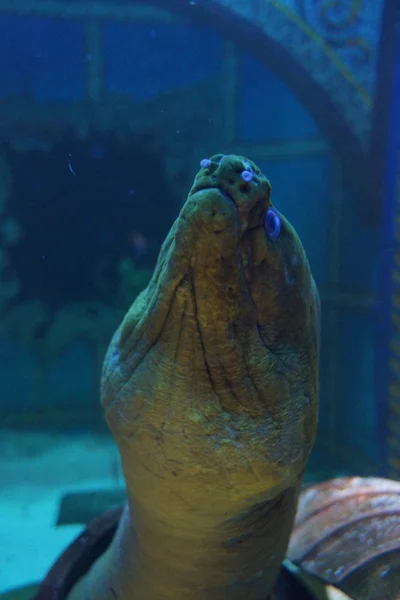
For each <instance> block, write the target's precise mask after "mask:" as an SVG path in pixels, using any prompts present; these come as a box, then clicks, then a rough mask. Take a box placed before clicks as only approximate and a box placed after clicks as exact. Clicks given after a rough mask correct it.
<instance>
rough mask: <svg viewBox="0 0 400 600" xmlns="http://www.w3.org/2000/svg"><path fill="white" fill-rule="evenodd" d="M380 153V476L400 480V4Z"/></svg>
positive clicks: (377, 355)
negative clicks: (382, 172) (382, 170)
mask: <svg viewBox="0 0 400 600" xmlns="http://www.w3.org/2000/svg"><path fill="white" fill-rule="evenodd" d="M391 82H392V83H391V101H390V114H389V120H388V121H389V122H388V127H387V131H386V132H385V133H386V148H385V152H384V156H385V159H386V163H385V182H384V186H383V189H384V205H383V209H384V230H383V236H382V244H383V252H382V274H383V279H382V304H381V320H380V323H379V328H378V331H377V343H376V362H377V370H376V394H377V404H378V409H379V442H380V471H381V474H382V475H384V476H387V477H391V478H393V479H400V8H399V10H398V11H397V23H396V44H395V60H394V63H393V71H392V78H391Z"/></svg>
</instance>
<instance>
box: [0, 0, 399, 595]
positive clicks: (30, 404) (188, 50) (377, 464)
mask: <svg viewBox="0 0 400 600" xmlns="http://www.w3.org/2000/svg"><path fill="white" fill-rule="evenodd" d="M399 26H400V9H399V6H398V3H397V2H396V1H395V0H387V1H386V2H385V1H384V0H375V1H374V2H372V1H369V0H364V1H362V0H360V1H355V0H352V1H350V0H348V1H347V2H346V1H343V2H340V1H337V2H331V1H323V0H321V1H320V2H314V1H312V0H281V1H277V0H189V1H185V0H160V1H159V2H157V1H156V0H154V1H146V2H144V1H143V2H136V1H133V0H130V1H123V0H114V1H113V0H104V1H102V0H97V1H90V0H85V1H83V0H81V1H78V0H75V1H74V0H70V1H67V0H43V1H42V0H37V1H33V0H0V428H1V432H0V593H1V592H3V591H6V590H9V589H11V588H13V587H17V586H20V585H25V584H28V583H31V582H37V581H39V580H40V579H41V578H42V577H43V576H44V574H45V572H46V570H47V569H48V568H49V566H50V565H51V564H52V562H53V561H54V559H55V557H56V556H57V554H58V553H59V552H60V551H61V550H63V549H64V547H65V546H66V545H67V544H68V543H69V542H70V541H71V540H72V539H73V538H74V537H75V536H76V535H77V533H78V532H80V531H81V530H82V527H83V523H84V522H86V520H87V519H88V518H89V516H91V515H89V516H88V515H87V514H86V513H85V510H86V508H85V506H86V505H85V496H79V494H80V493H82V492H90V493H91V494H94V496H93V495H92V496H91V503H92V505H93V502H95V500H93V498H95V497H97V496H96V493H98V494H99V496H98V497H100V492H102V493H103V492H104V493H103V495H102V496H101V498H103V500H101V501H99V502H100V504H99V510H102V509H103V508H105V506H103V504H101V502H102V501H104V502H108V501H109V502H112V501H114V500H115V496H113V494H117V496H118V494H122V493H123V492H122V490H123V478H122V475H121V471H120V466H119V457H118V453H117V450H116V448H115V446H114V443H113V441H112V438H111V435H110V434H109V433H108V430H107V428H106V425H105V423H104V419H103V415H102V410H101V407H100V405H99V377H100V369H101V364H102V360H103V357H104V353H105V350H106V347H107V345H108V342H109V340H110V338H111V335H112V334H113V332H114V330H115V329H116V327H117V326H118V325H119V323H120V321H121V319H122V317H123V315H124V314H125V312H126V310H127V308H128V307H129V305H130V304H131V303H132V301H133V300H134V299H135V297H136V296H137V294H138V293H139V292H140V291H141V290H142V289H143V288H144V287H145V285H146V284H147V282H148V281H149V278H150V276H151V273H152V270H153V267H154V264H155V261H156V258H157V254H158V251H159V248H160V245H161V243H162V241H163V240H164V238H165V236H166V234H167V232H168V230H169V228H170V226H171V224H172V223H173V221H174V219H175V218H176V216H177V214H178V211H179V210H180V208H181V206H182V203H183V202H184V200H185V197H186V195H187V192H188V190H189V188H190V185H191V183H192V180H193V177H194V175H195V173H196V171H197V170H198V168H199V163H200V160H201V159H202V158H205V157H209V156H211V155H213V154H215V153H217V152H223V153H225V154H228V153H234V154H239V155H243V156H247V157H249V158H251V159H252V160H254V161H255V163H256V164H257V165H258V166H259V167H260V168H261V170H262V171H263V173H264V174H265V175H266V176H267V177H268V179H269V180H270V182H271V185H272V199H273V202H274V204H275V206H276V207H277V208H278V209H279V210H280V211H282V213H283V214H285V215H286V216H287V217H288V218H289V220H290V221H291V222H292V224H293V225H294V227H295V228H296V230H297V232H298V233H299V235H300V237H301V239H302V242H303V244H304V246H305V249H306V252H307V255H308V258H309V261H310V264H311V268H312V271H313V274H314V277H315V279H316V282H317V285H318V288H319V291H320V295H321V302H322V350H321V352H322V354H321V365H320V378H321V391H320V422H319V430H318V437H317V442H316V445H315V448H314V451H313V454H312V457H311V459H310V462H309V466H308V471H307V473H306V478H308V480H310V481H311V480H320V479H326V478H328V477H331V476H335V475H337V474H362V475H372V474H373V475H383V476H385V477H389V478H392V479H400V171H399V156H400V155H399V150H400V110H399V107H400V43H399V39H398V38H399ZM106 492H109V496H107V494H106ZM68 494H69V496H68ZM71 494H75V496H74V497H73V498H72V499H71ZM67 496H68V497H67ZM68 498H69V500H68ZM104 498H106V500H104ZM107 498H108V500H107ZM63 502H64V506H65V505H67V507H68V506H69V507H70V508H69V509H68V510H69V512H68V510H67V509H66V512H64V513H63V514H64V516H63V518H61V521H60V514H61V513H60V506H63ZM68 502H70V504H68ZM80 502H81V504H80ZM65 503H66V504H65ZM68 515H69V516H68ZM39 547H40V551H39V552H38V548H39Z"/></svg>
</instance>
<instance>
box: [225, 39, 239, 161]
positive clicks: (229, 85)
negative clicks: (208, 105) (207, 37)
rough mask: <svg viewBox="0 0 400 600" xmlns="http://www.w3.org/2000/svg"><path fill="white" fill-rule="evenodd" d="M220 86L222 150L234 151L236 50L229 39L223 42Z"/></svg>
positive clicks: (236, 90)
mask: <svg viewBox="0 0 400 600" xmlns="http://www.w3.org/2000/svg"><path fill="white" fill-rule="evenodd" d="M221 87H222V94H223V98H224V137H223V142H224V144H225V148H224V150H225V151H226V152H234V151H235V147H234V146H235V144H236V143H237V133H236V132H237V117H238V115H237V112H238V110H237V103H238V97H237V96H238V52H237V48H236V44H235V43H234V42H231V41H229V40H227V41H225V43H224V57H223V64H222V77H221Z"/></svg>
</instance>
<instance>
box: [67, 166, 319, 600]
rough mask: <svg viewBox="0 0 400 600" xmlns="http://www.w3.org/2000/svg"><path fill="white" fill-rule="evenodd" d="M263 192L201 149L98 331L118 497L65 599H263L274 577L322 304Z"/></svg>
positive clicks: (306, 413) (292, 503)
mask: <svg viewBox="0 0 400 600" xmlns="http://www.w3.org/2000/svg"><path fill="white" fill-rule="evenodd" d="M270 197H271V187H270V184H269V182H268V180H267V179H266V178H265V177H264V176H263V174H262V173H261V172H260V170H259V169H258V168H257V166H256V165H254V164H253V163H252V162H251V161H249V160H246V159H245V158H243V157H240V156H226V155H216V156H213V157H212V158H211V159H205V160H203V161H202V162H201V169H200V171H199V173H198V174H197V176H196V178H195V181H194V184H193V186H192V189H191V190H190V193H189V196H188V198H187V201H186V202H185V204H184V206H183V208H182V210H181V211H180V214H179V216H178V218H177V220H176V221H175V223H174V224H173V226H172V228H171V231H170V232H169V234H168V236H167V238H166V240H165V242H164V244H163V246H162V248H161V251H160V254H159V258H158V261H157V264H156V267H155V270H154V274H153V277H152V279H151V281H150V283H149V285H148V287H147V288H146V289H145V290H144V291H143V292H142V293H141V294H140V295H139V296H138V298H137V299H136V301H135V302H134V303H133V305H132V306H131V308H130V310H129V311H128V313H127V315H126V317H125V319H124V320H123V322H122V324H121V326H120V327H119V329H118V330H117V332H116V333H115V335H114V337H113V339H112V341H111V344H110V347H109V349H108V352H107V355H106V358H105V361H104V367H103V374H102V382H101V402H102V406H103V408H104V411H105V417H106V420H107V423H108V425H109V427H110V429H111V432H112V434H113V436H114V438H115V440H116V443H117V445H118V448H119V452H120V456H121V461H122V468H123V473H124V477H125V480H126V486H127V496H128V503H127V506H126V508H125V510H124V513H123V516H122V518H121V521H120V523H119V527H118V530H117V533H116V535H115V537H114V539H113V541H112V543H111V545H110V547H109V548H108V549H107V551H106V552H105V553H104V554H103V555H102V556H101V557H100V558H99V559H98V561H97V562H96V563H95V564H94V566H93V567H92V568H91V570H90V571H89V572H88V573H87V574H86V575H85V577H83V578H82V579H81V580H80V581H79V582H78V583H77V584H76V585H75V587H74V589H73V590H72V592H71V594H70V596H69V600H81V599H82V600H83V599H85V600H115V599H118V600H136V599H137V600H164V599H165V600H189V599H190V600H197V599H207V600H222V599H229V600H238V599H242V598H243V599H244V598H246V599H251V600H265V598H266V597H267V595H268V593H269V591H270V590H271V588H272V586H273V583H274V581H275V579H276V577H277V573H278V571H279V567H280V564H281V561H282V560H283V558H284V556H285V553H286V549H287V545H288V540H289V535H290V531H291V529H292V525H293V520H294V516H295V510H296V505H297V497H298V493H299V487H300V484H301V478H302V474H303V471H304V468H305V464H306V461H307V458H308V456H309V453H310V450H311V448H312V446H313V442H314V437H315V432H316V426H317V412H318V408H317V405H318V355H319V320H320V306H319V298H318V293H317V290H316V286H315V283H314V280H313V278H312V275H311V272H310V267H309V264H308V261H307V258H306V255H305V252H304V249H303V247H302V245H301V242H300V240H299V238H298V236H297V234H296V232H295V231H294V229H293V227H292V226H291V225H290V224H289V222H288V221H287V220H286V219H285V218H284V216H283V215H281V214H280V213H279V212H278V211H277V210H276V209H275V208H273V207H272V204H271V198H270ZM299 203H301V191H300V190H299Z"/></svg>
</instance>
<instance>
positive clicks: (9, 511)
mask: <svg viewBox="0 0 400 600" xmlns="http://www.w3.org/2000/svg"><path fill="white" fill-rule="evenodd" d="M121 485H123V479H122V475H121V471H120V465H119V457H118V453H117V450H116V448H115V445H114V443H113V441H112V440H111V438H109V437H106V436H95V435H90V434H71V435H60V434H59V433H57V434H53V433H48V432H46V433H37V432H34V433H29V432H26V431H25V432H14V431H13V432H8V431H6V432H4V431H3V432H0V593H1V592H4V591H5V590H9V589H10V588H14V587H17V586H21V585H25V584H28V583H33V582H37V581H40V580H41V579H42V578H43V577H44V575H45V574H46V572H47V570H48V569H49V567H50V566H51V565H52V564H53V562H54V560H55V558H56V557H57V556H58V555H59V554H60V553H61V552H62V551H63V550H64V549H65V547H66V546H67V545H68V544H69V543H70V542H71V541H72V540H73V539H74V538H75V537H76V536H77V535H78V534H79V533H80V532H81V530H82V529H83V526H82V527H80V526H76V525H67V526H61V527H56V525H55V523H56V520H57V516H58V508H59V502H60V500H61V498H62V496H63V495H64V494H65V493H66V492H73V491H81V490H92V489H99V488H100V489H104V488H111V489H112V488H115V487H121Z"/></svg>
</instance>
